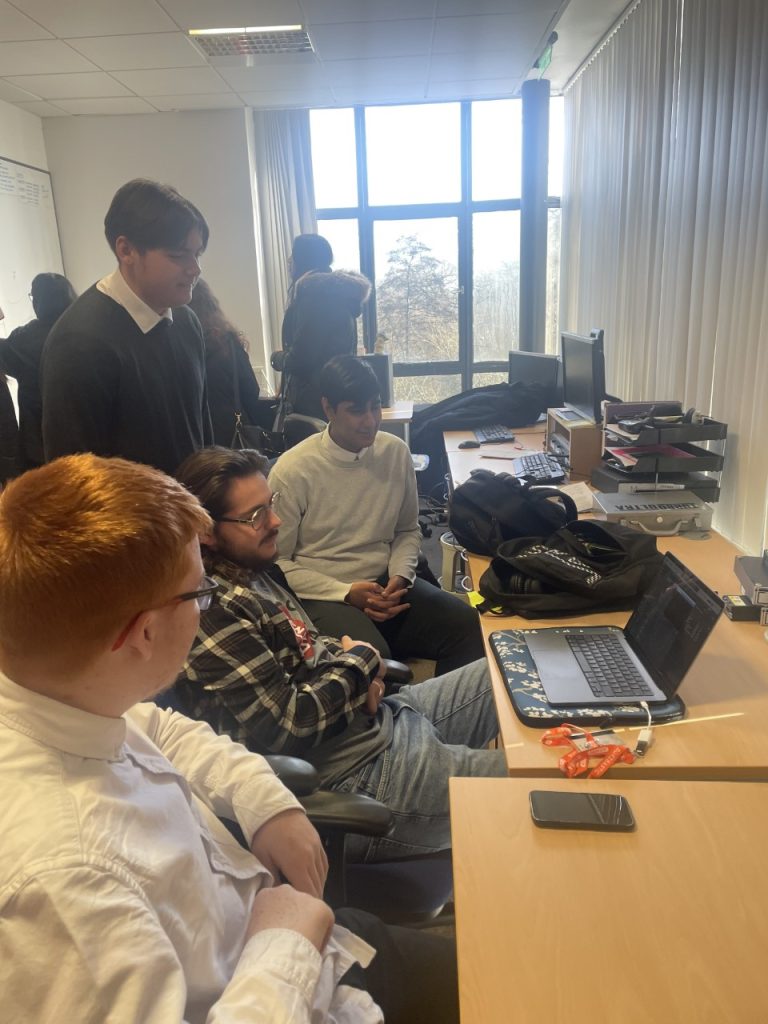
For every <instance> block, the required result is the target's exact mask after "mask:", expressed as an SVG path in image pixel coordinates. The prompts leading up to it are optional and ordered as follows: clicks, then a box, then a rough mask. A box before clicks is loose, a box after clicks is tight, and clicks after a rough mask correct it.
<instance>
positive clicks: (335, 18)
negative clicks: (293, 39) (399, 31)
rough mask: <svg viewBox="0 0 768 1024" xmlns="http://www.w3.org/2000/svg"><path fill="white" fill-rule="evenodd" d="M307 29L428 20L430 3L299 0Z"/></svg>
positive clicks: (410, 0)
mask: <svg viewBox="0 0 768 1024" xmlns="http://www.w3.org/2000/svg"><path fill="white" fill-rule="evenodd" d="M301 6H302V8H303V10H304V12H305V13H306V15H307V25H309V26H312V25H327V24H331V23H333V24H341V23H342V22H349V21H389V20H392V21H399V20H401V19H406V18H431V17H432V15H433V13H434V7H435V4H434V0H386V2H385V3H382V2H381V0H301Z"/></svg>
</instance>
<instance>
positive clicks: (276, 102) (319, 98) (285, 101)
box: [240, 89, 335, 110]
mask: <svg viewBox="0 0 768 1024" xmlns="http://www.w3.org/2000/svg"><path fill="white" fill-rule="evenodd" d="M240 98H241V99H242V101H243V102H244V103H247V104H248V106H249V107H260V108H262V109H265V110H280V109H281V108H282V107H306V106H308V104H307V94H306V92H303V91H302V92H293V91H291V90H290V89H280V90H278V91H276V92H243V93H240ZM311 106H313V107H315V106H316V107H332V106H335V104H334V100H333V93H332V92H331V90H330V89H317V90H315V94H314V97H313V101H312V103H311Z"/></svg>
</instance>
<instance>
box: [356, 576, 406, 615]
mask: <svg viewBox="0 0 768 1024" xmlns="http://www.w3.org/2000/svg"><path fill="white" fill-rule="evenodd" d="M407 593H408V580H406V579H404V578H403V577H402V576H392V577H391V578H390V580H389V582H388V583H387V585H386V587H382V585H381V584H380V583H377V582H376V581H375V580H373V581H371V580H359V581H358V582H357V583H352V584H351V585H350V588H349V592H348V593H347V596H346V602H347V604H351V605H353V606H354V607H355V608H359V609H360V611H361V612H364V613H365V614H366V615H367V616H368V618H369V619H373V621H374V622H386V621H387V619H393V618H394V617H395V615H399V614H400V613H401V612H404V611H407V609H408V608H410V607H411V606H410V605H409V604H408V603H407V602H405V601H403V598H404V597H405V595H406V594H407Z"/></svg>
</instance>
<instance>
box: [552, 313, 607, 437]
mask: <svg viewBox="0 0 768 1024" xmlns="http://www.w3.org/2000/svg"><path fill="white" fill-rule="evenodd" d="M560 345H561V353H562V360H563V403H564V405H565V407H566V410H569V411H571V412H572V413H574V414H575V415H574V416H568V415H567V413H565V414H564V415H566V417H567V418H568V419H580V420H589V421H591V422H592V423H600V422H601V421H602V418H603V412H602V403H603V401H604V399H605V357H604V354H603V332H602V330H593V331H592V332H591V333H590V335H589V337H584V336H582V335H580V334H570V333H569V332H566V331H564V332H563V333H562V334H561V335H560Z"/></svg>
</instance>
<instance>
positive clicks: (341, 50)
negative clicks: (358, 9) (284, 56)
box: [309, 18, 433, 60]
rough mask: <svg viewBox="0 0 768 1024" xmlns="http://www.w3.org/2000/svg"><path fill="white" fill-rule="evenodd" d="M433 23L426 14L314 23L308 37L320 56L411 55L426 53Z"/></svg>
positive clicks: (345, 57)
mask: <svg viewBox="0 0 768 1024" xmlns="http://www.w3.org/2000/svg"><path fill="white" fill-rule="evenodd" d="M432 25H433V22H432V21H431V20H430V19H427V18H414V19H412V20H410V21H376V22H370V21H357V22H351V23H347V24H346V25H338V24H335V25H316V26H314V27H313V28H312V29H311V30H310V33H309V38H310V39H311V40H312V45H313V46H314V47H315V50H316V52H317V55H318V57H320V58H321V59H322V60H349V59H354V58H359V57H366V58H369V57H410V56H413V55H415V54H420V53H429V51H430V47H431V44H432Z"/></svg>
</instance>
